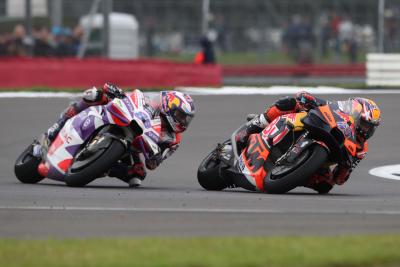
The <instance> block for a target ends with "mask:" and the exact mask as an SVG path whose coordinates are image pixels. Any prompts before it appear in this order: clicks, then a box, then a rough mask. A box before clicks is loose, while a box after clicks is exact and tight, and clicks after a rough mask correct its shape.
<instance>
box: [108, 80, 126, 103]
mask: <svg viewBox="0 0 400 267" xmlns="http://www.w3.org/2000/svg"><path fill="white" fill-rule="evenodd" d="M103 93H105V94H106V95H107V96H108V97H109V98H111V99H114V98H120V99H122V98H124V97H125V93H124V91H123V90H122V89H121V88H119V87H118V86H116V85H114V84H112V83H108V82H107V83H105V84H104V85H103Z"/></svg>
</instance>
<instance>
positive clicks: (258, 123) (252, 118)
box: [235, 114, 268, 150]
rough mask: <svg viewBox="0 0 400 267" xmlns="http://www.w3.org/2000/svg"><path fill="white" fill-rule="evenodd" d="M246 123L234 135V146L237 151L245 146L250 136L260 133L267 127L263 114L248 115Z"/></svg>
mask: <svg viewBox="0 0 400 267" xmlns="http://www.w3.org/2000/svg"><path fill="white" fill-rule="evenodd" d="M247 121H248V122H247V123H246V124H245V125H243V126H242V127H241V128H240V129H239V130H238V132H237V133H236V135H235V141H236V145H237V148H238V149H239V150H240V149H242V148H243V147H245V146H246V145H247V141H248V140H249V136H250V135H251V134H254V133H259V132H261V131H262V130H263V129H264V128H265V127H267V125H268V122H267V120H266V118H265V115H264V114H260V115H256V114H248V115H247Z"/></svg>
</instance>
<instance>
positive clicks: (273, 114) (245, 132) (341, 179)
mask: <svg viewBox="0 0 400 267" xmlns="http://www.w3.org/2000/svg"><path fill="white" fill-rule="evenodd" d="M346 101H355V100H352V99H350V100H346ZM325 102H326V101H325V100H322V99H319V98H316V97H314V96H313V95H311V94H310V93H307V92H304V91H303V92H300V93H298V94H297V95H296V96H295V97H283V98H280V99H278V100H277V101H276V102H275V103H274V104H273V105H272V106H270V107H268V108H267V109H266V110H265V112H264V113H262V114H260V115H257V116H255V118H253V119H252V120H251V121H249V122H248V123H247V124H246V126H245V127H243V128H242V129H241V130H240V131H239V132H238V133H237V135H236V142H237V144H238V146H244V145H245V144H247V140H248V137H249V136H250V134H253V133H258V132H261V131H262V130H263V129H264V128H265V127H266V126H267V125H268V123H270V122H272V121H273V120H274V119H276V118H277V117H279V116H282V115H285V114H290V113H296V112H300V111H307V110H309V109H311V108H313V107H316V106H319V105H323V104H324V103H325ZM341 102H344V101H341ZM361 139H362V138H357V153H356V156H355V157H354V158H353V160H352V162H341V163H339V164H338V165H337V166H335V167H334V168H333V169H332V168H331V166H324V167H322V168H321V169H320V170H319V171H318V173H316V174H314V175H313V176H312V177H311V178H310V180H309V181H308V183H307V184H306V185H305V186H306V187H309V188H312V189H314V190H316V191H317V192H319V193H327V192H329V191H330V190H331V189H332V188H333V186H334V185H335V184H337V185H342V184H343V183H345V182H346V181H347V180H348V178H349V176H350V173H351V171H352V170H353V169H354V168H355V167H356V166H357V164H358V163H359V162H360V161H361V160H362V159H363V158H364V157H365V155H366V153H367V151H368V143H367V141H361Z"/></svg>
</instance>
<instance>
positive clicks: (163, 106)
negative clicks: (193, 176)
mask: <svg viewBox="0 0 400 267" xmlns="http://www.w3.org/2000/svg"><path fill="white" fill-rule="evenodd" d="M131 94H135V98H136V99H142V100H143V101H144V110H145V112H146V113H148V114H149V115H150V118H151V127H153V128H156V129H158V132H159V133H160V134H159V137H157V145H158V146H159V148H160V150H159V151H160V153H157V154H155V155H151V157H149V158H146V159H145V163H143V161H142V159H141V158H140V153H141V152H143V149H144V150H146V147H143V146H141V145H139V144H143V143H144V144H145V145H146V142H141V141H145V140H144V139H143V138H142V137H141V136H138V137H137V138H136V139H135V140H134V142H133V143H132V149H131V153H130V154H131V155H130V156H131V157H130V159H127V160H125V161H122V162H121V163H118V164H117V165H116V166H114V167H112V168H111V169H110V171H109V172H108V176H110V177H116V178H119V179H121V180H123V181H125V182H127V183H128V184H129V186H131V187H137V186H140V185H141V182H142V181H143V180H144V178H145V177H146V168H147V169H149V170H154V169H155V168H157V167H158V166H159V165H160V164H161V162H162V161H163V160H165V159H166V158H167V157H169V156H170V155H171V154H172V153H174V152H175V151H176V149H177V148H178V146H179V144H180V142H181V134H182V133H183V132H184V131H185V130H186V129H187V127H188V126H189V124H190V122H191V120H192V118H193V117H194V115H195V106H194V102H193V100H192V98H191V97H190V96H189V95H188V94H185V93H181V92H177V91H162V92H160V93H159V94H155V95H145V94H143V93H142V92H141V91H140V90H134V91H133V92H131V93H127V95H125V93H124V92H123V90H122V89H120V88H119V87H117V86H115V85H113V84H111V83H105V84H104V85H103V87H102V88H96V87H93V88H90V89H87V90H86V91H84V93H83V97H82V99H81V100H80V101H78V102H75V103H72V104H71V105H70V106H69V107H68V108H67V109H65V110H64V111H63V112H62V113H61V115H60V117H59V119H58V121H57V122H56V123H54V124H53V125H52V126H51V127H50V128H49V129H48V130H47V132H46V133H45V134H44V136H45V138H44V139H45V142H43V143H44V145H45V146H47V147H49V146H50V145H51V143H52V142H53V141H54V140H55V138H56V137H57V135H58V133H59V132H60V131H61V129H62V128H63V126H64V125H65V123H66V122H67V120H69V119H71V118H72V117H74V116H75V115H77V114H79V113H80V112H81V111H83V110H84V109H86V108H88V107H90V106H96V105H105V104H107V103H108V102H109V101H111V100H113V99H114V98H124V97H126V96H130V95H131ZM141 138H142V139H141ZM42 145H43V144H41V145H37V146H36V147H34V154H35V151H37V154H38V155H39V154H40V152H38V151H39V150H40V149H42ZM145 166H146V168H145ZM41 168H43V166H42V164H41V165H39V173H40V172H41Z"/></svg>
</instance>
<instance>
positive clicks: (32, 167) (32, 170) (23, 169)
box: [14, 144, 44, 184]
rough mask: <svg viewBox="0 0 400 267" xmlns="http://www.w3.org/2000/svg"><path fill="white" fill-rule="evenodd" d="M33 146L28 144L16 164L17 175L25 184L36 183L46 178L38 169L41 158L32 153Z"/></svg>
mask: <svg viewBox="0 0 400 267" xmlns="http://www.w3.org/2000/svg"><path fill="white" fill-rule="evenodd" d="M32 148H33V144H32V145H30V146H28V147H27V148H26V149H25V150H24V152H22V153H21V155H20V156H19V157H18V158H17V161H16V162H15V165H14V173H15V176H16V177H17V179H18V180H19V181H20V182H21V183H24V184H36V183H38V182H40V181H41V180H43V179H44V178H43V177H42V176H40V174H39V173H38V170H37V168H38V166H39V164H40V162H41V159H40V158H37V157H34V156H33V155H32Z"/></svg>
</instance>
